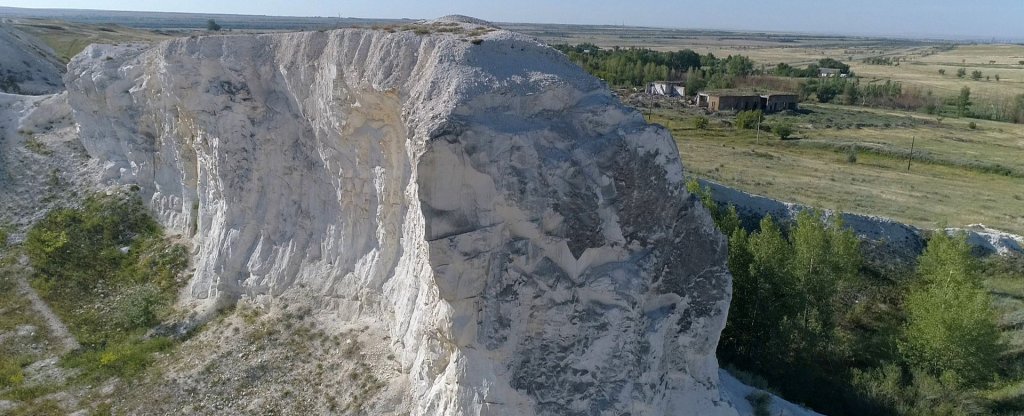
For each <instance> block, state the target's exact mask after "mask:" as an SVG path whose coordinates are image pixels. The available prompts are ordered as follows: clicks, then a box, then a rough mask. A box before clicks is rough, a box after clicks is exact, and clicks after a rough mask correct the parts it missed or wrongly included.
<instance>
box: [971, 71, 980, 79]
mask: <svg viewBox="0 0 1024 416" xmlns="http://www.w3.org/2000/svg"><path fill="white" fill-rule="evenodd" d="M971 79H973V80H975V81H977V80H979V79H981V71H978V70H974V71H971Z"/></svg>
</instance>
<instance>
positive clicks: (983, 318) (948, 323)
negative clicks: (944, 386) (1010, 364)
mask: <svg viewBox="0 0 1024 416" xmlns="http://www.w3.org/2000/svg"><path fill="white" fill-rule="evenodd" d="M978 270H979V266H978V264H977V260H975V259H974V257H973V256H972V255H971V248H970V245H968V244H967V237H966V235H964V234H960V235H957V236H955V237H950V236H948V235H946V234H945V233H943V232H938V233H936V234H935V235H934V236H933V237H932V239H931V240H930V241H929V242H928V248H927V249H926V250H925V252H924V253H923V254H922V255H921V257H920V258H919V261H918V267H917V275H918V278H919V279H920V282H919V285H918V286H916V287H914V288H913V289H912V290H911V292H910V294H909V295H908V296H907V299H906V306H905V308H906V311H907V324H906V327H905V328H904V334H903V340H902V341H901V343H900V345H899V347H900V352H901V353H903V355H904V356H905V357H906V359H907V361H908V362H909V363H910V364H911V365H912V366H914V367H916V368H920V369H922V370H925V371H927V372H929V373H930V374H932V375H934V376H937V377H939V376H941V377H943V378H948V379H953V380H955V381H957V382H963V383H966V384H967V385H980V384H983V383H985V382H987V381H990V380H991V379H992V378H993V377H994V376H995V375H996V369H997V367H998V363H997V359H998V357H999V356H1000V354H1001V353H1002V351H1003V349H1004V347H1003V344H1002V343H1001V342H1000V339H999V337H1000V332H999V327H998V326H997V325H996V317H995V313H994V311H993V310H992V305H991V300H990V299H989V296H988V293H987V292H985V290H984V288H983V287H982V286H981V276H979V274H978Z"/></svg>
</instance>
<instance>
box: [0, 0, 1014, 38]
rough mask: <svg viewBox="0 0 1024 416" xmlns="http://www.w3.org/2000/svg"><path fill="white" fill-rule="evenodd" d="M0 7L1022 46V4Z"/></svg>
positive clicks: (879, 0)
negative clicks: (442, 20) (451, 17)
mask: <svg viewBox="0 0 1024 416" xmlns="http://www.w3.org/2000/svg"><path fill="white" fill-rule="evenodd" d="M0 6H12V7H38V8H80V9H107V10H141V11H175V12H194V13H233V14H266V15H281V16H339V15H340V16H343V17H381V18H401V17H407V18H430V17H437V16H441V15H445V14H454V13H458V14H466V15H470V16H474V17H479V18H481V19H485V20H492V21H501V22H536V23H581V24H626V25H636V26H657V27H675V28H702V29H742V30H766V31H795V32H820V33H843V34H877V35H911V36H935V37H945V38H964V37H970V38H978V39H990V38H993V37H994V38H997V39H1000V40H1005V39H1013V40H1018V41H1020V40H1024V0H956V1H953V0H846V1H841V0H774V1H772V0H733V1H727V0H721V1H715V0H701V1H689V0H688V1H671V0H627V1H622V0H591V1H584V0H561V1H541V0H515V1H501V2H484V1H471V0H447V1H430V0H372V1H370V0H363V1H356V0H335V1H316V0H288V1H260V0H175V1H138V0H134V1H131V0H14V1H6V0H0Z"/></svg>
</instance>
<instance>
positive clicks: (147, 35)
mask: <svg viewBox="0 0 1024 416" xmlns="http://www.w3.org/2000/svg"><path fill="white" fill-rule="evenodd" d="M15 27H17V28H18V29H19V30H21V31H24V32H26V33H29V34H31V35H33V36H35V37H37V38H39V39H40V40H42V41H43V42H45V43H46V44H47V46H49V47H50V48H51V49H53V51H54V52H55V53H56V54H57V57H58V58H60V59H61V61H63V62H68V61H70V60H71V58H72V57H74V56H75V55H77V54H78V53H79V52H81V51H82V50H83V49H85V47H86V46H89V45H91V44H94V43H102V44H113V43H128V42H156V41H161V40H165V39H170V38H171V37H173V36H171V35H169V34H165V33H161V32H157V31H151V30H141V29H131V28H126V27H121V26H116V25H88V24H79V23H69V22H64V21H56V20H41V19H24V20H18V21H17V22H15Z"/></svg>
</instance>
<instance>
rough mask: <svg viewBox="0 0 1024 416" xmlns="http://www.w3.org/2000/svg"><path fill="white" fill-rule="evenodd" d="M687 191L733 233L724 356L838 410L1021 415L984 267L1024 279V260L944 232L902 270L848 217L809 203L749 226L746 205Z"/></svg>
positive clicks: (789, 394)
mask: <svg viewBox="0 0 1024 416" xmlns="http://www.w3.org/2000/svg"><path fill="white" fill-rule="evenodd" d="M688 188H689V189H690V190H691V191H692V192H695V193H696V194H697V195H698V196H700V199H701V200H702V202H704V204H705V205H706V206H707V207H708V208H709V209H710V210H711V211H712V216H713V217H715V219H716V223H717V224H718V226H719V228H720V229H721V230H722V231H723V232H724V233H726V235H728V236H730V239H729V260H728V262H729V269H730V270H731V272H732V274H733V301H732V304H731V306H730V310H729V318H728V323H727V324H726V328H725V330H724V331H723V333H722V340H721V342H720V343H719V350H718V355H719V358H720V359H721V360H722V362H723V363H725V364H728V365H732V366H735V367H737V368H739V369H741V370H744V371H746V372H750V373H753V374H756V375H758V376H761V377H763V378H764V379H765V380H766V381H767V383H768V385H770V386H771V387H772V388H773V389H775V390H777V391H778V392H779V393H781V395H782V396H783V397H785V398H787V399H789V400H792V401H795V402H800V403H805V404H807V405H809V406H810V407H812V408H814V409H815V410H818V411H820V412H823V413H825V414H830V415H861V414H873V415H887V414H891V415H973V414H993V413H1004V414H1014V413H1015V412H1020V411H1022V410H1024V392H1022V391H1021V389H1020V386H1021V385H1022V383H1024V371H1022V367H1024V366H1022V365H1021V364H1024V363H1022V362H1021V361H1020V358H1019V354H1006V353H1005V351H1006V347H1007V343H1006V340H1005V338H1006V337H1007V335H1005V334H1004V333H1001V332H1000V327H999V326H998V325H997V324H998V322H999V320H998V317H997V314H996V310H995V309H994V308H993V307H992V301H991V296H990V294H989V291H987V290H985V289H984V288H983V285H982V281H983V276H984V274H985V273H990V274H992V275H999V276H1004V277H1006V278H1007V279H1012V281H1015V282H1020V281H1022V280H1024V261H1022V260H1020V259H1019V258H1013V257H1011V258H992V259H988V260H986V261H985V263H980V262H979V261H978V260H977V259H976V258H974V257H973V256H972V253H971V249H970V246H969V245H968V244H967V242H966V239H965V236H963V235H959V236H948V235H946V234H943V233H936V234H935V235H934V236H932V237H931V238H930V240H929V243H928V248H927V249H926V251H925V252H924V253H923V254H922V255H921V256H920V258H919V259H918V261H917V265H916V266H914V267H913V270H908V271H904V272H900V271H898V269H892V268H883V267H879V266H878V265H876V264H872V263H870V262H866V261H864V259H863V255H862V254H861V252H860V245H859V241H858V240H857V238H856V237H855V236H854V235H853V234H852V233H851V232H850V231H848V230H846V229H845V228H844V227H843V225H842V223H841V221H840V220H839V218H840V217H839V216H838V215H828V216H825V215H823V214H822V213H821V212H817V211H804V212H801V213H800V214H798V215H797V217H796V220H795V222H794V223H793V224H791V225H790V226H789V227H788V228H787V227H784V226H782V225H780V224H778V223H777V222H776V221H775V220H774V219H772V218H771V217H765V218H764V219H763V220H762V221H761V223H760V226H759V227H758V228H757V229H755V230H753V231H752V232H748V231H747V230H745V229H743V228H741V227H740V226H739V224H740V221H739V218H738V216H737V214H736V210H735V208H732V207H729V209H724V210H723V209H720V208H719V207H718V206H717V205H715V203H714V202H713V200H712V199H711V195H710V192H709V191H708V190H707V189H702V188H701V187H700V186H699V185H698V184H697V182H696V181H691V182H690V183H689V184H688ZM893 270H897V271H893ZM1018 284H1019V283H1018ZM1019 310H1020V309H1016V310H1015V311H1013V312H1015V313H1019ZM1013 312H1011V313H1013ZM1008 330H1011V331H1015V327H1014V328H1004V332H1005V331H1008ZM752 403H753V400H752Z"/></svg>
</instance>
